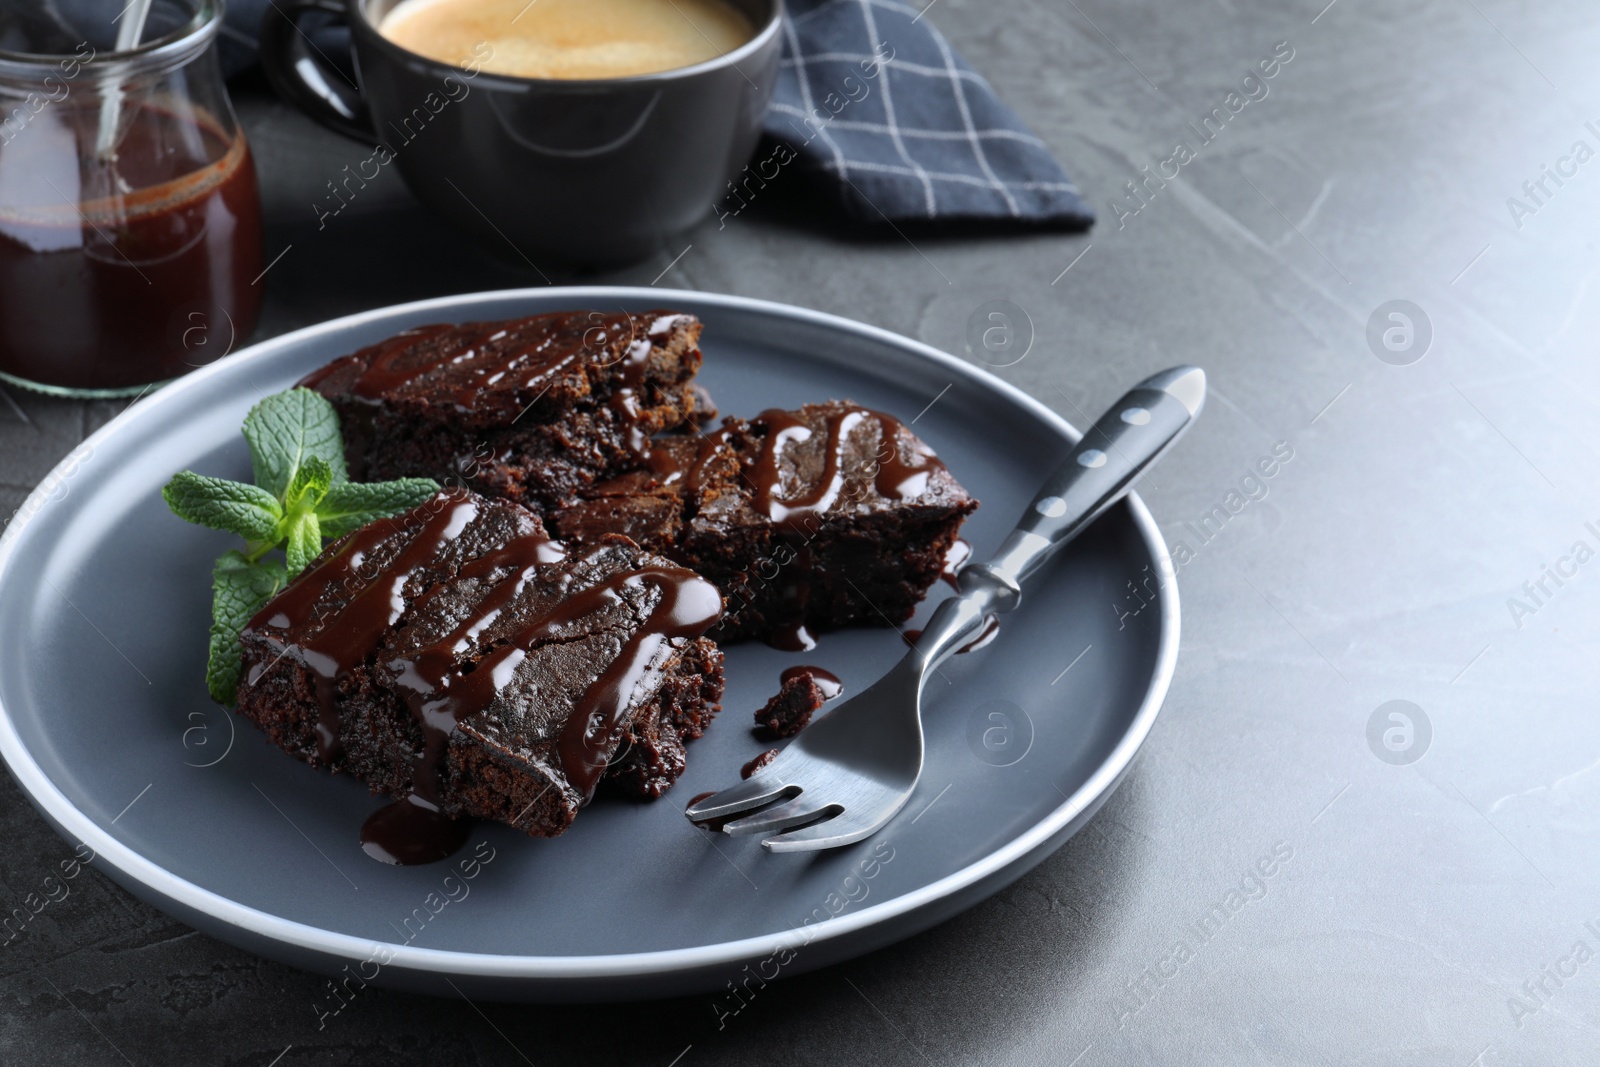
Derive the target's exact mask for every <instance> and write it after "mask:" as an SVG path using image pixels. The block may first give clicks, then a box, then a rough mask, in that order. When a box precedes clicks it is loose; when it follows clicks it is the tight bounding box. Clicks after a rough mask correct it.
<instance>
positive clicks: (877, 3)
mask: <svg viewBox="0 0 1600 1067" xmlns="http://www.w3.org/2000/svg"><path fill="white" fill-rule="evenodd" d="M787 3H788V18H787V20H786V22H785V25H784V43H783V66H782V69H781V70H780V71H779V73H778V87H777V91H776V92H775V93H774V95H773V99H772V108H771V110H770V111H768V112H767V134H768V136H770V137H771V138H773V139H774V140H776V141H777V142H779V143H780V144H788V145H790V146H792V147H793V149H794V150H795V151H796V152H797V153H798V154H799V157H800V158H799V162H800V163H801V164H802V165H803V166H805V167H806V168H807V169H808V170H810V171H813V172H817V173H818V175H819V177H822V178H823V179H824V180H825V181H826V183H827V184H828V185H830V186H831V187H833V188H834V189H835V190H836V191H837V193H838V196H839V199H840V201H841V202H842V203H843V204H844V206H845V208H846V209H847V210H848V211H849V212H850V213H851V214H852V215H855V216H856V217H858V218H861V219H865V220H870V221H873V222H880V221H882V220H884V219H890V220H895V221H901V220H926V219H1015V220H1018V221H1024V222H1026V221H1034V222H1050V223H1057V224H1062V225H1069V226H1075V227H1080V228H1086V227H1088V226H1089V225H1090V224H1091V223H1093V222H1094V212H1093V211H1091V210H1090V208H1089V205H1088V204H1086V203H1084V201H1083V198H1082V197H1081V196H1080V195H1079V193H1078V189H1077V186H1075V185H1073V184H1072V181H1071V180H1070V179H1069V178H1068V177H1067V175H1066V173H1065V172H1064V171H1063V170H1062V169H1061V165H1060V164H1059V163H1057V162H1056V161H1055V158H1054V157H1053V156H1051V154H1050V150H1049V149H1048V148H1047V147H1045V144H1044V142H1043V141H1041V140H1039V138H1038V137H1036V136H1034V135H1033V133H1032V131H1030V130H1029V129H1028V128H1027V126H1025V125H1023V123H1022V120H1021V119H1019V118H1018V117H1017V115H1016V113H1015V112H1013V111H1012V110H1011V109H1010V108H1009V107H1007V106H1006V105H1005V104H1004V103H1002V102H1001V100H1000V98H999V97H998V96H996V95H995V92H994V90H993V89H992V88H990V87H989V83H988V82H987V81H985V80H984V79H983V77H982V76H981V75H979V74H978V73H977V72H976V71H974V70H973V69H972V68H971V67H969V66H967V64H966V62H965V61H964V60H963V59H962V58H961V57H960V56H958V55H956V53H955V50H954V49H952V48H951V47H950V43H949V42H948V41H946V40H945V39H944V36H943V35H942V34H941V33H940V32H939V31H938V30H936V29H934V28H933V26H932V25H931V24H930V23H929V21H928V20H927V19H926V18H923V17H922V15H921V11H920V10H919V9H918V8H916V7H911V6H909V5H907V4H902V3H897V2H895V0H787ZM923 10H925V9H923Z"/></svg>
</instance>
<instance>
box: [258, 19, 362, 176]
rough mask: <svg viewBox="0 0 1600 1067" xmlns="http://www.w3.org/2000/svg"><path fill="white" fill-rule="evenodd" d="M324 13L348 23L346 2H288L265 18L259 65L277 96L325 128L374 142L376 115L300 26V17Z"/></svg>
mask: <svg viewBox="0 0 1600 1067" xmlns="http://www.w3.org/2000/svg"><path fill="white" fill-rule="evenodd" d="M312 11H320V12H324V13H326V14H330V15H336V16H338V18H339V21H341V22H348V21H349V17H350V16H349V11H348V9H347V8H346V7H345V4H344V0H284V2H283V3H273V4H269V5H268V10H267V12H266V14H265V15H263V16H262V19H261V66H262V69H263V70H264V71H265V72H266V75H267V81H268V82H270V83H271V85H272V88H273V89H274V90H276V91H277V93H278V95H279V96H281V97H283V99H285V100H287V101H289V103H291V104H293V105H294V106H295V107H298V108H299V109H300V110H301V111H304V112H305V113H306V114H307V115H310V116H311V117H312V118H314V119H316V120H317V121H318V122H320V123H322V124H323V125H324V126H326V127H328V128H329V129H331V130H334V131H335V132H337V133H342V134H344V135H345V136H346V137H353V138H355V139H356V140H358V141H366V142H367V143H369V144H370V143H372V141H373V140H374V135H373V131H372V115H371V113H370V112H369V111H368V109H367V102H366V101H365V100H363V99H362V97H361V90H360V89H358V88H356V87H355V86H352V85H351V84H350V82H349V79H348V78H346V77H345V75H344V74H343V72H341V71H340V70H338V69H337V68H336V67H334V66H333V64H332V63H330V62H329V61H328V59H327V57H326V56H324V55H323V54H322V50H321V49H319V48H317V47H316V46H315V45H313V44H312V43H311V38H309V37H308V36H306V33H305V31H304V30H302V29H301V28H300V17H301V16H302V15H304V14H306V13H307V12H312Z"/></svg>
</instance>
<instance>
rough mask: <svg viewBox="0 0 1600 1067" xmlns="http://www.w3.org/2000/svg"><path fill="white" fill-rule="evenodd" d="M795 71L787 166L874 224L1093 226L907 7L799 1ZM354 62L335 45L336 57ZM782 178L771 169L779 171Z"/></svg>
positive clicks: (778, 113)
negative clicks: (1008, 222)
mask: <svg viewBox="0 0 1600 1067" xmlns="http://www.w3.org/2000/svg"><path fill="white" fill-rule="evenodd" d="M787 6H788V16H787V18H786V19H785V23H784V27H783V34H784V42H783V65H782V68H781V69H780V71H779V73H778V85H777V90H776V92H775V93H774V95H773V99H772V107H771V110H770V111H768V113H767V124H766V125H767V135H768V137H769V138H770V139H771V140H772V142H773V144H771V145H769V146H767V147H766V148H765V149H763V151H764V152H769V153H770V152H778V153H780V155H778V156H776V157H774V158H775V162H776V163H777V164H779V165H782V164H786V163H788V162H790V160H789V158H788V154H789V153H793V155H794V160H793V162H794V165H796V166H799V167H801V168H802V169H803V170H804V171H805V172H807V173H808V174H810V175H811V176H812V177H813V178H814V179H815V180H816V181H818V182H819V183H821V184H822V185H823V186H825V187H826V188H827V189H828V190H830V191H831V193H832V194H834V195H836V196H837V197H838V199H839V202H840V203H841V204H842V205H843V206H844V208H845V209H846V210H847V211H848V212H849V213H850V214H851V215H853V216H855V217H856V218H859V219H862V220H864V221H868V222H883V221H885V220H889V221H893V222H907V221H927V220H963V221H971V220H1013V221H1015V222H1018V223H1023V224H1027V223H1038V224H1051V225H1056V226H1066V227H1073V228H1078V229H1083V228H1087V227H1088V226H1090V225H1091V224H1092V223H1093V222H1094V212H1093V211H1091V210H1090V208H1089V205H1088V204H1086V203H1084V201H1083V198H1082V197H1081V196H1080V195H1079V193H1078V189H1077V187H1076V186H1075V185H1073V184H1072V181H1071V180H1070V179H1069V178H1068V177H1067V175H1066V173H1065V172H1064V171H1063V170H1062V169H1061V165H1060V164H1059V163H1057V162H1056V161H1055V158H1054V157H1053V156H1051V154H1050V150H1049V149H1048V148H1047V147H1046V146H1045V143H1044V142H1043V141H1041V140H1039V138H1038V137H1036V136H1034V134H1033V133H1032V131H1030V130H1029V129H1028V128H1027V126H1025V125H1023V123H1022V120H1021V119H1019V118H1018V117H1017V115H1016V113H1015V112H1013V111H1012V110H1011V109H1010V108H1009V107H1007V106H1006V105H1005V104H1004V103H1002V102H1001V100H1000V98H999V97H998V96H996V95H995V92H994V90H993V89H992V88H990V86H989V83H988V82H987V81H985V80H984V79H983V77H982V76H981V75H979V74H978V73H977V72H976V71H974V70H973V69H972V68H971V67H969V66H968V65H967V64H966V62H965V61H964V60H963V59H962V58H961V57H960V56H958V55H956V53H955V51H954V49H952V48H951V47H950V43H949V42H948V41H946V40H945V39H944V36H943V35H942V34H940V33H939V31H938V30H936V29H934V28H933V26H932V24H931V23H930V22H929V21H928V19H926V18H923V17H922V10H925V9H918V8H916V7H912V6H910V5H908V4H903V3H898V2H897V0H787ZM268 10H270V9H269V8H268V4H267V0H232V2H231V3H229V5H228V20H227V21H228V32H226V33H225V34H224V37H223V43H222V48H223V62H224V65H225V67H226V68H227V69H228V70H229V71H230V72H232V71H236V70H238V69H240V68H241V67H243V66H247V65H249V64H250V63H251V62H253V61H254V54H253V52H254V50H253V44H254V39H255V36H256V31H257V27H258V26H260V24H261V17H262V15H263V13H264V12H267V11H268ZM324 51H325V52H328V54H330V55H331V54H334V53H336V52H338V53H342V52H343V49H342V47H340V46H339V45H338V44H336V43H328V45H327V47H325V48H324ZM767 165H768V166H769V167H770V166H771V165H772V164H771V163H769V164H767Z"/></svg>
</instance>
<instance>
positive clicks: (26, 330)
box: [0, 101, 261, 391]
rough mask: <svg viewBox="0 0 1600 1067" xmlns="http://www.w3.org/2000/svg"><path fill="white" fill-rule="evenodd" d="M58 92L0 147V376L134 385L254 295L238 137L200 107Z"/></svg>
mask: <svg viewBox="0 0 1600 1067" xmlns="http://www.w3.org/2000/svg"><path fill="white" fill-rule="evenodd" d="M186 112H187V113H186V114H185V115H180V114H178V113H176V112H174V111H169V110H166V109H164V108H162V107H160V106H157V105H156V104H154V103H151V102H148V101H139V102H137V103H135V102H129V103H127V104H126V105H125V106H124V108H123V112H122V126H121V130H122V133H121V138H120V140H119V141H118V143H117V145H116V147H115V150H114V154H113V155H112V156H110V157H109V158H107V159H104V160H102V159H100V158H99V157H98V156H97V155H96V148H95V137H96V126H97V123H98V121H99V109H98V108H97V107H75V106H71V105H70V104H69V103H68V102H66V101H63V102H61V103H59V104H54V105H52V106H51V107H48V108H46V109H44V110H43V111H42V112H41V113H40V114H38V115H36V116H34V117H33V119H32V121H31V122H30V123H29V125H28V126H27V127H26V128H25V129H23V130H22V131H21V133H20V134H19V135H18V136H16V137H14V138H12V139H11V140H9V141H7V142H6V143H5V144H3V145H0V373H4V374H6V375H9V376H11V377H14V378H17V379H21V380H22V381H24V382H28V383H32V384H35V385H39V386H44V387H46V388H53V389H57V390H85V391H96V390H136V389H137V388H138V387H140V386H143V385H148V384H150V383H153V382H160V381H165V380H167V379H169V378H175V377H177V376H178V375H180V374H184V373H186V372H187V371H189V370H191V369H193V368H194V367H197V366H201V365H203V364H205V363H208V362H210V361H212V360H214V359H216V358H219V357H220V356H222V355H223V354H225V353H226V352H227V351H228V350H229V348H230V347H232V346H233V344H234V342H235V341H242V340H243V339H244V337H245V336H246V335H247V334H248V333H249V332H250V331H251V329H252V328H254V326H255V322H256V316H257V313H258V312H259V310H260V305H261V287H260V285H259V284H255V281H256V279H257V277H258V275H259V274H260V272H261V209H260V201H259V194H258V192H257V187H256V174H255V166H254V164H253V162H252V160H251V157H250V150H249V148H248V146H247V145H246V143H245V141H244V138H243V137H242V136H238V135H234V136H230V135H229V134H228V133H227V132H226V131H225V129H224V128H223V126H221V125H220V124H219V123H217V122H216V121H214V120H213V119H211V118H210V117H209V116H207V115H206V114H205V113H204V112H202V111H199V110H198V109H186Z"/></svg>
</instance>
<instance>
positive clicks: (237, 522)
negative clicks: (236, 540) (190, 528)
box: [161, 471, 283, 541]
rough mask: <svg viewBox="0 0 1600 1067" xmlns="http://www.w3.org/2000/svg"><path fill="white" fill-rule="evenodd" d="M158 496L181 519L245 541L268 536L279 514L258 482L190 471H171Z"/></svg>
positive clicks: (274, 500)
mask: <svg viewBox="0 0 1600 1067" xmlns="http://www.w3.org/2000/svg"><path fill="white" fill-rule="evenodd" d="M161 498H162V499H163V500H165V501H166V502H167V507H169V508H171V509H172V511H173V513H174V514H176V515H177V516H178V518H180V519H183V520H184V521H185V522H192V523H194V524H195V525H197V526H209V527H211V528H212V529H213V530H226V531H227V532H229V533H236V534H238V535H239V536H240V537H243V538H244V539H245V540H247V541H265V540H267V539H268V538H271V537H272V536H273V532H274V531H275V530H276V529H277V527H278V520H279V519H280V518H281V517H282V515H283V512H282V509H281V508H279V506H278V500H277V498H276V497H274V496H273V495H272V494H271V493H269V492H267V491H266V490H265V489H262V488H260V487H259V486H254V485H245V484H244V483H243V482H230V481H228V480H227V479H226V478H207V477H205V476H204V475H200V474H196V473H194V472H193V471H179V472H178V473H177V474H175V475H173V477H172V481H170V482H168V483H167V484H166V486H165V487H164V488H163V489H162V490H161Z"/></svg>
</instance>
